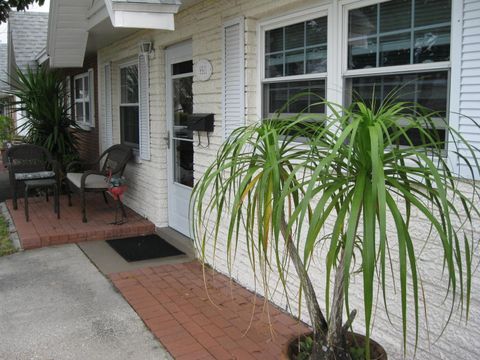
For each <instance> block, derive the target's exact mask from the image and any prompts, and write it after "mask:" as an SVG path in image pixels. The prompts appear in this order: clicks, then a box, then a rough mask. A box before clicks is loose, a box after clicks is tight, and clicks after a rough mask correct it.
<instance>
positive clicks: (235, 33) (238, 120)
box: [222, 17, 245, 138]
mask: <svg viewBox="0 0 480 360" xmlns="http://www.w3.org/2000/svg"><path fill="white" fill-rule="evenodd" d="M244 23H245V19H244V18H243V17H241V18H239V19H236V20H234V21H230V22H228V23H226V24H225V25H224V28H223V31H224V33H223V39H222V40H223V89H222V100H223V104H222V105H223V109H222V110H223V111H222V115H223V119H224V120H223V129H224V133H225V138H227V137H228V136H230V134H231V133H232V132H233V130H235V129H236V128H238V127H240V126H242V125H245V40H244V31H245V30H244Z"/></svg>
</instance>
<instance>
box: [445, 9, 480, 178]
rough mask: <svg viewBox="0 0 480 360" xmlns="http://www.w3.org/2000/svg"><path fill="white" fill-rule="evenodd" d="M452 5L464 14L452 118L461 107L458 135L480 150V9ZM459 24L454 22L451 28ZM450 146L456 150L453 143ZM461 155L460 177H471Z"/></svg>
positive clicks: (464, 149) (454, 74) (467, 153)
mask: <svg viewBox="0 0 480 360" xmlns="http://www.w3.org/2000/svg"><path fill="white" fill-rule="evenodd" d="M452 6H460V9H461V10H462V13H460V14H459V15H458V17H459V18H461V21H459V23H460V24H461V29H459V30H460V31H459V37H458V38H459V40H460V39H461V41H458V42H455V39H452V46H456V45H458V46H459V47H460V46H461V50H459V51H457V49H455V48H454V50H453V51H452V56H453V59H452V84H454V85H452V94H451V98H452V101H455V100H457V101H458V103H457V104H458V105H457V104H455V103H454V104H452V106H451V110H452V112H453V113H452V116H451V117H452V118H453V119H454V121H455V117H456V115H455V113H454V112H456V111H457V110H456V107H457V106H458V113H460V114H461V115H459V116H458V130H459V132H460V133H461V135H462V136H463V137H464V139H465V140H467V141H468V142H469V144H470V145H471V146H472V147H474V148H475V149H480V129H479V127H478V126H477V125H476V124H478V123H480V102H479V100H480V68H479V65H478V64H479V62H480V6H479V2H478V1H477V0H465V1H464V2H463V8H462V7H461V4H457V5H455V4H452ZM456 23H457V22H454V21H452V24H453V25H452V26H454V25H455V24H456ZM460 44H461V45H460ZM453 77H455V78H453ZM455 85H457V86H455ZM457 89H458V90H457ZM453 92H454V93H453ZM453 99H454V100H453ZM455 105H457V106H455ZM454 125H455V124H454ZM449 146H450V147H452V148H454V145H453V144H452V143H450V144H449ZM450 150H455V149H450ZM458 151H459V153H460V154H461V156H464V157H466V159H467V160H468V161H469V162H470V164H471V165H472V166H473V167H475V165H474V160H473V158H472V155H471V153H470V150H469V149H468V148H467V147H466V146H465V145H460V146H459V149H458ZM475 155H476V156H477V157H479V156H480V151H476V154H475ZM461 156H458V165H459V170H460V174H461V175H462V176H464V177H467V178H471V177H472V175H471V174H470V168H469V167H468V165H467V164H466V161H465V160H464V159H463V158H462V157H461ZM479 176H480V174H478V173H477V172H476V173H475V178H476V179H478V177H479Z"/></svg>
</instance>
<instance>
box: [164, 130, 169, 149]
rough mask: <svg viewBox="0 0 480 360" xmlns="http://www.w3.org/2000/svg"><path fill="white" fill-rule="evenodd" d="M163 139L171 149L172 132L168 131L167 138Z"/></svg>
mask: <svg viewBox="0 0 480 360" xmlns="http://www.w3.org/2000/svg"><path fill="white" fill-rule="evenodd" d="M163 139H164V140H165V141H166V142H167V149H170V131H167V136H165V137H164V138H163Z"/></svg>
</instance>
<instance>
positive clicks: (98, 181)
mask: <svg viewBox="0 0 480 360" xmlns="http://www.w3.org/2000/svg"><path fill="white" fill-rule="evenodd" d="M132 156H133V152H132V149H131V148H130V147H129V146H126V145H121V144H119V145H113V146H112V147H110V148H108V149H107V150H105V151H104V152H103V154H102V155H100V157H99V158H98V160H97V161H95V162H93V163H81V162H78V161H75V162H72V163H70V164H69V165H68V166H67V186H68V205H69V206H72V199H71V194H70V190H74V189H75V190H77V191H79V192H80V197H81V201H82V220H83V222H87V215H86V201H85V193H86V192H101V193H103V197H104V199H105V202H107V196H106V192H107V191H108V188H109V183H108V178H109V177H110V176H122V175H123V172H124V170H125V167H126V166H127V163H128V162H129V161H130V159H131V158H132ZM79 165H80V166H82V167H83V168H85V167H87V168H89V169H91V170H87V171H84V172H69V171H71V170H72V169H73V168H75V167H76V166H79ZM96 169H100V170H96Z"/></svg>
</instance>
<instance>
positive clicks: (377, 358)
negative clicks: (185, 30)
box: [287, 332, 388, 360]
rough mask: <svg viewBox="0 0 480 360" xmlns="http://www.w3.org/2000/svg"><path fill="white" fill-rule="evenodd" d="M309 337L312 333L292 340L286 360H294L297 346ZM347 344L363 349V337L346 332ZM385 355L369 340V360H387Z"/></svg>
mask: <svg viewBox="0 0 480 360" xmlns="http://www.w3.org/2000/svg"><path fill="white" fill-rule="evenodd" d="M309 336H312V333H310V334H305V335H301V336H299V337H298V336H297V337H295V338H293V339H292V340H291V341H290V342H289V344H288V349H287V355H288V359H296V358H297V355H298V344H299V342H303V341H305V339H306V338H307V337H309ZM347 343H348V344H349V345H354V346H357V347H364V345H365V336H363V335H360V334H356V333H352V332H348V333H347ZM387 359H388V357H387V353H386V351H385V349H384V348H383V347H382V346H381V345H380V344H379V343H377V342H376V341H374V340H372V339H370V360H387Z"/></svg>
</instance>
